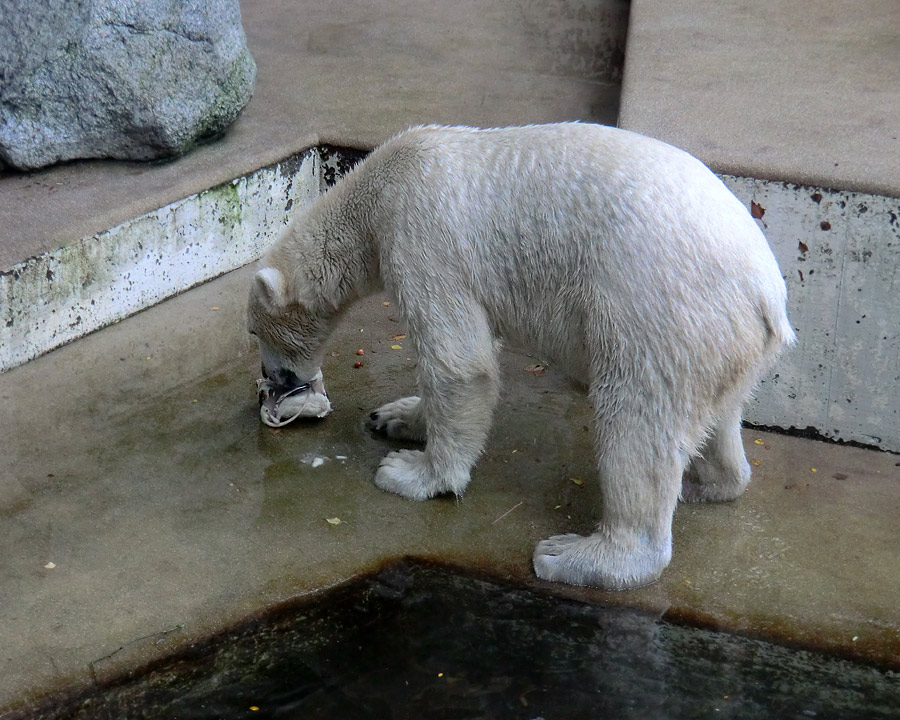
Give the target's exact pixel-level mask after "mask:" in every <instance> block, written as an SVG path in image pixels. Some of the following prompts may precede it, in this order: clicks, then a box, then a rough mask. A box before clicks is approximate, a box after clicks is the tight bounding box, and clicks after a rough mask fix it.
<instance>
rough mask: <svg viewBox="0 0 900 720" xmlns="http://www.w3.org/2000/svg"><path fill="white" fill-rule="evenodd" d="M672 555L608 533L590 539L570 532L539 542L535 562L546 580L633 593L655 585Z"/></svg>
mask: <svg viewBox="0 0 900 720" xmlns="http://www.w3.org/2000/svg"><path fill="white" fill-rule="evenodd" d="M670 554H671V551H669V552H666V551H665V549H664V548H662V549H661V548H654V547H652V546H650V544H649V543H645V542H631V543H627V546H626V544H619V543H616V542H613V541H612V540H611V539H610V538H609V537H607V536H606V534H605V533H602V534H601V533H596V534H594V535H589V536H587V537H584V536H582V535H575V534H572V533H569V534H566V535H554V536H553V537H550V538H548V539H547V540H542V541H541V542H539V543H538V544H537V547H536V548H535V550H534V557H533V562H534V571H535V573H536V574H537V576H538V577H539V578H541V579H542V580H549V581H551V582H562V583H567V584H568V585H580V586H585V585H587V586H590V587H599V588H604V589H606V590H629V589H632V588H637V587H641V586H643V585H649V584H650V583H652V582H655V581H656V580H657V579H658V578H659V576H660V574H661V573H662V571H663V569H664V568H665V567H666V565H668V564H669V557H670Z"/></svg>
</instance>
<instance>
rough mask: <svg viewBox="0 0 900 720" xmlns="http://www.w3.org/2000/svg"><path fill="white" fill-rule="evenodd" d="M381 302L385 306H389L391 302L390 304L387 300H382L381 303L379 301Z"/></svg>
mask: <svg viewBox="0 0 900 720" xmlns="http://www.w3.org/2000/svg"><path fill="white" fill-rule="evenodd" d="M381 304H382V305H384V306H385V307H390V306H391V304H390V303H389V302H383V303H381Z"/></svg>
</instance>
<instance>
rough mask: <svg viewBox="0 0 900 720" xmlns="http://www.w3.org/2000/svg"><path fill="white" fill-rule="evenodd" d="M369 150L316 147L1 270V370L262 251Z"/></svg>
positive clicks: (220, 271) (231, 266) (217, 273)
mask: <svg viewBox="0 0 900 720" xmlns="http://www.w3.org/2000/svg"><path fill="white" fill-rule="evenodd" d="M359 156H360V154H359V153H353V152H352V151H338V150H335V149H334V148H328V147H322V148H314V149H312V150H309V151H307V152H304V153H301V154H299V155H294V156H292V157H289V158H287V159H286V160H284V161H282V162H279V163H277V164H275V165H272V166H269V167H265V168H262V169H261V170H258V171H256V172H253V173H250V174H248V175H244V176H241V177H238V178H235V179H234V180H231V181H228V182H225V183H222V184H221V185H218V186H216V187H213V188H210V189H209V190H205V191H203V192H201V193H196V194H194V195H190V196H189V197H186V198H184V199H182V200H179V201H177V202H174V203H171V204H170V205H167V206H165V207H162V208H159V209H157V210H154V211H152V212H149V213H145V214H143V215H141V216H139V217H136V218H134V219H133V220H128V221H126V222H123V223H121V224H119V225H116V226H115V227H113V228H110V229H109V230H107V231H105V232H102V233H99V234H98V235H93V236H90V237H86V238H83V239H82V240H81V241H79V242H76V243H73V244H71V245H66V246H65V247H62V248H60V249H58V250H55V251H53V252H47V253H43V254H41V255H39V256H37V257H33V258H30V259H28V260H25V261H24V262H21V263H17V264H16V265H13V266H12V267H10V268H6V269H3V270H2V271H0V372H2V371H4V370H8V369H9V368H12V367H15V366H17V365H21V364H22V363H24V362H26V361H28V360H30V359H32V358H35V357H37V356H39V355H41V354H43V353H45V352H48V351H49V350H52V349H53V348H56V347H59V346H60V345H62V344H64V343H66V342H69V341H71V340H75V339H77V338H79V337H82V336H84V335H86V334H87V333H89V332H92V331H94V330H96V329H98V328H101V327H103V326H105V325H109V324H110V323H113V322H117V321H119V320H121V319H123V318H125V317H128V316H129V315H132V314H134V313H135V312H138V311H140V310H142V309H144V308H146V307H149V306H151V305H154V304H156V303H158V302H160V301H161V300H164V299H165V298H167V297H170V296H172V295H175V294H177V293H179V292H182V291H183V290H186V289H188V288H190V287H193V286H195V285H198V284H200V283H202V282H204V281H206V280H209V279H211V278H214V277H217V276H219V275H221V274H223V273H225V272H228V271H229V270H233V269H235V268H237V267H240V266H241V265H245V264H246V263H249V262H251V261H253V260H255V259H256V258H258V257H259V256H260V255H261V254H262V253H263V251H264V250H265V249H266V247H267V246H268V245H269V243H271V242H272V241H273V240H274V238H275V237H276V235H277V233H278V231H279V230H280V229H281V228H282V227H284V226H285V225H286V224H287V221H288V218H289V217H290V214H291V213H292V212H293V211H295V210H296V209H297V208H298V207H302V206H304V205H306V204H307V203H309V202H311V201H312V200H313V199H314V198H315V197H317V196H318V195H319V194H320V193H321V192H323V191H324V189H325V188H326V187H327V186H328V185H329V184H333V183H334V182H335V180H336V179H337V178H338V177H340V175H341V174H343V173H344V172H346V170H347V169H348V168H349V167H350V166H351V165H352V164H353V162H354V161H355V160H356V159H357V158H358V157H359Z"/></svg>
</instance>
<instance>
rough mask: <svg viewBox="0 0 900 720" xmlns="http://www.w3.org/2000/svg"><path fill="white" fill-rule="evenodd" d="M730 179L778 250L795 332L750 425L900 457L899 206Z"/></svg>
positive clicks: (898, 201) (875, 198)
mask: <svg viewBox="0 0 900 720" xmlns="http://www.w3.org/2000/svg"><path fill="white" fill-rule="evenodd" d="M723 180H724V181H725V184H726V185H728V187H729V188H730V189H731V190H732V192H734V193H735V194H736V195H737V196H738V197H739V198H740V199H741V200H743V201H744V202H745V203H746V205H747V207H748V208H749V209H750V210H751V212H752V213H753V215H754V216H756V217H757V221H758V222H759V223H760V225H761V227H762V228H763V231H764V232H765V233H766V236H767V237H768V239H769V243H770V244H771V245H772V249H773V250H774V252H775V255H776V257H777V258H778V262H779V264H780V265H781V271H782V274H783V275H784V277H785V280H786V282H787V286H788V312H789V316H790V318H791V322H792V323H793V326H794V329H795V331H796V333H797V346H796V347H795V348H793V349H792V350H790V351H788V352H787V353H786V354H785V355H784V356H783V357H782V358H781V360H779V362H778V365H777V367H776V368H775V369H774V370H773V372H772V374H771V375H770V376H769V377H768V378H767V379H766V381H765V382H763V383H762V386H761V387H760V389H759V392H758V394H757V397H756V399H755V400H754V401H753V403H752V404H751V406H750V408H748V411H747V413H746V419H748V420H749V421H751V422H754V423H758V424H761V425H769V426H776V427H781V428H796V429H800V430H807V429H809V430H811V431H813V432H814V433H815V434H817V435H821V436H824V437H826V438H831V439H836V440H844V441H853V442H859V443H863V444H866V445H874V446H876V447H879V448H882V449H885V450H892V451H895V452H897V451H900V292H898V291H900V198H891V197H885V196H882V195H872V194H869V193H862V192H848V191H839V190H829V189H826V188H821V187H811V186H806V185H798V184H794V183H783V182H772V181H767V180H758V179H754V178H744V177H736V176H733V175H726V176H723Z"/></svg>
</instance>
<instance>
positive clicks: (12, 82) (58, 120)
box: [0, 0, 256, 170]
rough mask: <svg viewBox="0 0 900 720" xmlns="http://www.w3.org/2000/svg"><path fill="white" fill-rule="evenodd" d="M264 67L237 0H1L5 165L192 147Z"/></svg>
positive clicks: (0, 130) (223, 119)
mask: <svg viewBox="0 0 900 720" xmlns="http://www.w3.org/2000/svg"><path fill="white" fill-rule="evenodd" d="M255 78H256V64H255V63H254V61H253V58H252V57H251V56H250V53H249V51H248V50H247V44H246V38H245V37H244V31H243V28H242V27H241V15H240V9H239V7H238V0H40V1H39V2H36V1H35V0H0V165H2V163H3V162H6V163H7V164H9V165H12V166H14V167H17V168H20V169H23V170H29V169H34V168H39V167H43V166H45V165H50V164H52V163H55V162H59V161H62V160H72V159H75V158H98V157H112V158H120V159H136V160H149V159H153V158H160V157H168V156H172V155H177V154H179V153H183V152H185V151H186V150H188V149H189V148H190V147H191V146H192V144H194V143H195V142H196V141H197V140H198V139H200V138H203V137H207V136H210V135H215V134H216V133H219V132H221V131H222V130H224V129H225V128H226V127H228V125H229V124H231V123H232V122H233V121H234V119H235V118H236V117H237V116H238V114H239V113H240V111H241V110H242V109H243V107H244V106H245V105H246V104H247V102H248V101H249V100H250V96H251V94H252V91H253V81H254V80H255Z"/></svg>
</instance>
